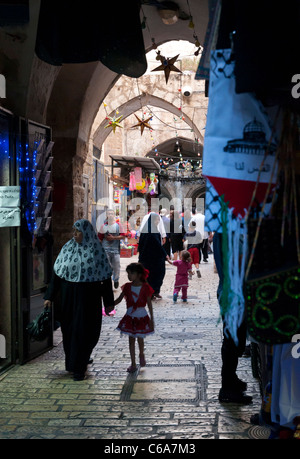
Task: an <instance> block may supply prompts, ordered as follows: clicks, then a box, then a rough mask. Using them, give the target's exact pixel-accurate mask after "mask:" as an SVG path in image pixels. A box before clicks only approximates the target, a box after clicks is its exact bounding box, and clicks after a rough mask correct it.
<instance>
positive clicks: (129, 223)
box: [110, 155, 160, 258]
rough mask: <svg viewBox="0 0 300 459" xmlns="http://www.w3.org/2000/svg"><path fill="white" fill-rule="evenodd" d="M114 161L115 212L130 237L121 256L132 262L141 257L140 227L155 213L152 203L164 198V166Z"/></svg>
mask: <svg viewBox="0 0 300 459" xmlns="http://www.w3.org/2000/svg"><path fill="white" fill-rule="evenodd" d="M110 157H111V160H112V163H111V179H112V180H113V184H114V191H113V193H114V209H115V212H116V216H117V218H118V223H120V225H121V226H122V227H123V228H124V229H125V232H126V234H127V237H126V239H125V240H124V241H123V243H122V247H121V256H122V257H126V258H128V257H130V256H132V255H134V254H136V253H137V246H138V238H139V230H140V224H141V222H142V219H143V217H144V215H146V214H147V213H148V212H149V211H150V210H151V200H152V199H153V198H157V197H158V196H159V194H160V187H159V172H160V166H159V164H157V162H156V161H155V160H154V159H153V158H147V157H139V156H119V155H113V156H110ZM116 170H117V172H118V174H117V173H116ZM157 210H158V209H157Z"/></svg>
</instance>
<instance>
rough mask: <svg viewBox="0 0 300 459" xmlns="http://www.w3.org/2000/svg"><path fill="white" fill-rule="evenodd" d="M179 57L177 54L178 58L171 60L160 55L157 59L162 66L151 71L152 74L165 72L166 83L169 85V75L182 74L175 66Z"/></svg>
mask: <svg viewBox="0 0 300 459" xmlns="http://www.w3.org/2000/svg"><path fill="white" fill-rule="evenodd" d="M178 56H179V54H177V56H175V57H172V58H171V59H169V58H168V57H164V56H160V55H158V56H157V57H158V59H159V60H160V62H161V65H159V66H158V67H156V68H155V69H153V70H151V72H156V71H158V70H163V71H164V72H165V78H166V83H168V79H169V75H170V72H171V71H173V72H179V73H182V72H181V70H179V69H178V68H177V67H175V65H174V62H176V61H177V58H178Z"/></svg>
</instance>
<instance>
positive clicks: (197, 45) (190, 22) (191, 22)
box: [187, 0, 201, 56]
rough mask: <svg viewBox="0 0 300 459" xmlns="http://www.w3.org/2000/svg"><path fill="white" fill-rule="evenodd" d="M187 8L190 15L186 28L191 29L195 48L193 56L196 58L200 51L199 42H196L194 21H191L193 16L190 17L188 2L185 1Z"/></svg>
mask: <svg viewBox="0 0 300 459" xmlns="http://www.w3.org/2000/svg"><path fill="white" fill-rule="evenodd" d="M187 6H188V9H189V13H190V21H189V25H188V26H189V28H190V29H193V38H194V40H195V46H196V48H197V50H196V51H195V52H194V55H195V56H198V55H199V53H200V50H201V45H200V42H199V40H198V36H197V34H196V31H195V24H194V21H193V16H192V13H191V8H190V4H189V0H187Z"/></svg>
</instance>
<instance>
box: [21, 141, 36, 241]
mask: <svg viewBox="0 0 300 459" xmlns="http://www.w3.org/2000/svg"><path fill="white" fill-rule="evenodd" d="M37 148H38V143H37V142H34V146H33V148H30V146H29V145H28V143H25V144H20V146H19V157H18V162H19V172H20V186H21V202H22V209H23V216H24V217H25V218H26V221H27V226H28V230H29V231H30V233H32V234H33V233H34V231H35V230H36V218H35V215H36V212H35V208H36V207H38V204H37V202H36V177H35V174H36V168H37V161H36V159H37Z"/></svg>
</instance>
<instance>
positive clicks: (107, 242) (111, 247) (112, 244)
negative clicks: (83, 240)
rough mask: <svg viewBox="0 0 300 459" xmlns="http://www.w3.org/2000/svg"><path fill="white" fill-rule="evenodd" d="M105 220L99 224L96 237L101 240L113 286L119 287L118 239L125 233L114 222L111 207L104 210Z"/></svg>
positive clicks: (114, 218) (122, 237) (113, 213)
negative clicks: (109, 266)
mask: <svg viewBox="0 0 300 459" xmlns="http://www.w3.org/2000/svg"><path fill="white" fill-rule="evenodd" d="M106 218H107V220H106V222H105V223H104V224H103V225H102V226H101V228H100V231H99V233H98V237H99V239H100V241H101V242H102V245H103V248H104V250H105V252H106V255H107V258H108V261H109V262H110V264H111V267H112V270H113V282H114V288H115V289H117V288H118V287H119V278H120V266H121V265H120V240H121V239H124V237H125V236H126V234H125V233H124V232H123V231H122V229H121V228H120V225H119V224H118V223H117V222H116V217H115V212H114V210H112V209H108V210H107V211H106Z"/></svg>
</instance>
